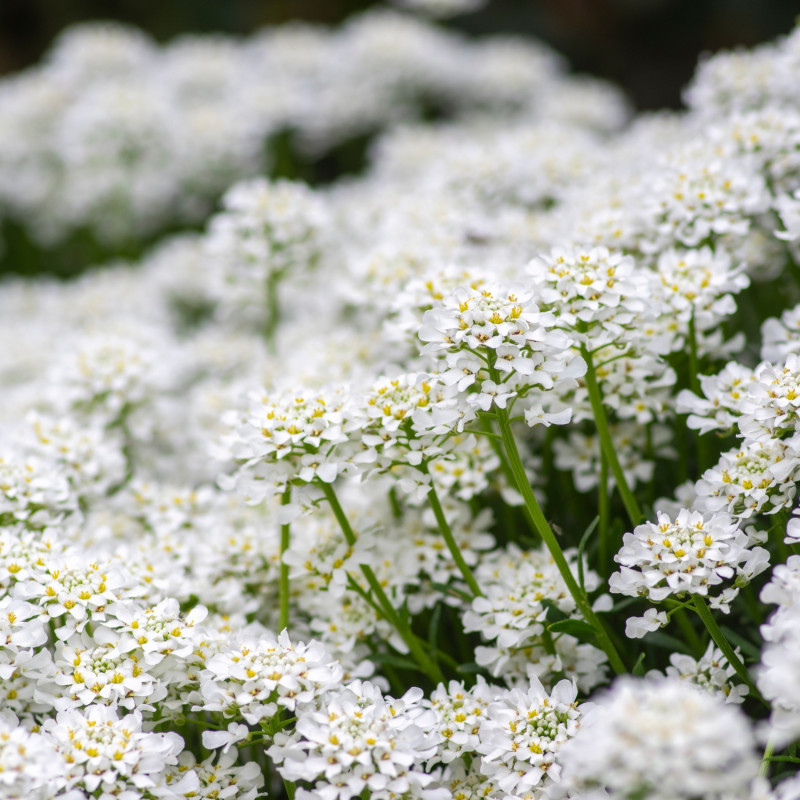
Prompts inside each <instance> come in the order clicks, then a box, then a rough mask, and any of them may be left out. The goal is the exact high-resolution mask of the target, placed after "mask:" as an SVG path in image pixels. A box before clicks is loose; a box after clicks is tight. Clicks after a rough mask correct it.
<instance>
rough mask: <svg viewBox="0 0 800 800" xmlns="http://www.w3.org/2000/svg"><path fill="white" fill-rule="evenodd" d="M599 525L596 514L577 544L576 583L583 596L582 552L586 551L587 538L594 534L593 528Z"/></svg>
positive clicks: (598, 518)
mask: <svg viewBox="0 0 800 800" xmlns="http://www.w3.org/2000/svg"><path fill="white" fill-rule="evenodd" d="M599 524H600V515H599V514H598V515H597V516H596V517H595V518H594V519H593V520H592V521H591V522H590V523H589V527H588V528H586V530H585V531H584V532H583V536H581V541H580V543H579V544H578V583H579V584H580V587H581V591H582V592H583V593H584V594H585V593H586V587H585V586H584V585H583V551H584V550H585V549H586V542H588V541H589V537H590V536H591V535H592V533H594V530H595V528H596V527H597V526H598V525H599Z"/></svg>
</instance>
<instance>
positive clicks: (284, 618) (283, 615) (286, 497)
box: [278, 483, 292, 631]
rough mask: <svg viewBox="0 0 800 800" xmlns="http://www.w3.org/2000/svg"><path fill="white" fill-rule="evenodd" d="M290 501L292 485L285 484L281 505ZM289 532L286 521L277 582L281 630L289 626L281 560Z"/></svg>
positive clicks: (286, 584)
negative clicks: (278, 580)
mask: <svg viewBox="0 0 800 800" xmlns="http://www.w3.org/2000/svg"><path fill="white" fill-rule="evenodd" d="M291 501H292V487H291V485H290V484H288V483H287V484H286V489H284V492H283V494H282V495H281V505H283V506H288V505H289V503H291ZM290 534H291V525H290V524H289V523H288V522H287V523H286V524H285V525H281V571H280V583H279V590H278V593H279V597H280V622H279V623H278V630H281V631H282V630H283V629H284V628H288V627H289V565H288V564H285V563H284V561H283V556H284V553H285V552H286V551H287V550H288V549H289V539H290Z"/></svg>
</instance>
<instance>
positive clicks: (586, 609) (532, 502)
mask: <svg viewBox="0 0 800 800" xmlns="http://www.w3.org/2000/svg"><path fill="white" fill-rule="evenodd" d="M495 415H496V418H497V423H498V426H499V428H500V435H501V436H502V437H503V446H504V448H505V451H506V455H507V456H508V463H509V465H510V467H511V471H512V473H513V474H514V481H515V483H516V487H517V491H518V492H519V493H520V494H521V495H522V498H523V500H524V501H525V511H526V514H527V516H528V520H529V521H530V523H531V525H532V526H533V529H534V530H535V531H536V532H537V533H538V534H539V536H541V537H542V541H543V542H544V543H545V546H546V547H547V549H548V550H549V551H550V555H551V556H552V558H553V561H554V562H555V565H556V567H557V568H558V571H559V573H560V574H561V577H562V579H563V581H564V583H565V584H566V586H567V589H568V590H569V593H570V594H571V595H572V598H573V599H574V600H575V605H577V607H578V609H579V611H580V612H581V614H582V615H583V618H584V619H585V620H586V622H588V623H589V624H590V625H591V626H592V627H593V628H594V630H595V636H596V637H597V643H598V644H599V645H600V647H601V648H602V649H603V650H604V651H605V653H606V655H607V656H608V661H609V663H610V664H611V668H612V669H613V670H614V672H616V673H617V674H618V675H621V674H623V673H625V672H627V670H626V669H625V664H624V663H623V662H622V659H621V658H620V656H619V654H618V653H617V651H616V649H615V648H614V644H613V643H612V641H611V639H610V638H609V636H608V633H607V631H606V629H605V627H604V626H603V623H602V622H601V621H600V619H599V617H598V616H597V614H595V613H594V610H593V609H592V606H591V603H590V602H589V599H588V598H587V597H586V595H585V594H584V593H583V592H582V591H581V588H580V586H578V583H577V581H576V580H575V576H574V575H573V574H572V570H571V569H570V567H569V563H568V562H567V559H566V557H565V556H564V553H563V551H562V550H561V546H560V545H559V543H558V540H557V539H556V536H555V534H554V533H553V530H552V528H551V527H550V525H549V524H548V522H547V520H546V519H545V516H544V514H543V513H542V509H541V508H540V507H539V503H538V502H537V501H536V496H535V495H534V494H533V489H531V485H530V483H529V482H528V476H527V475H526V474H525V467H524V466H523V464H522V459H521V458H520V454H519V450H518V449H517V443H516V441H515V440H514V434H513V433H512V431H511V424H510V422H509V419H508V411H507V410H506V409H504V408H498V409H497V410H496V412H495Z"/></svg>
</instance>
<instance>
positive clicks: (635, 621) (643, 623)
mask: <svg viewBox="0 0 800 800" xmlns="http://www.w3.org/2000/svg"><path fill="white" fill-rule="evenodd" d="M611 591H614V590H613V589H612V590H611ZM668 622H669V619H668V618H667V612H666V611H656V609H654V608H648V609H647V611H645V612H644V616H642V617H628V619H627V620H626V621H625V635H626V636H627V637H628V638H629V639H641V638H643V637H644V636H646V635H647V634H648V633H650V632H651V631H657V630H658V629H659V628H663V627H664V626H665V625H666V624H667V623H668Z"/></svg>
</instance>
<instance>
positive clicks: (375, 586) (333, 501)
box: [317, 481, 444, 683]
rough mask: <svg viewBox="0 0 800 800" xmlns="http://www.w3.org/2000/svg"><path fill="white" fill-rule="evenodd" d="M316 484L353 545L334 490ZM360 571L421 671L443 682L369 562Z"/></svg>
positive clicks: (438, 670) (346, 521) (327, 486)
mask: <svg viewBox="0 0 800 800" xmlns="http://www.w3.org/2000/svg"><path fill="white" fill-rule="evenodd" d="M317 485H318V486H319V487H320V489H322V492H323V494H324V495H325V499H326V500H327V501H328V503H329V504H330V507H331V511H333V515H334V516H335V517H336V521H337V522H338V523H339V527H340V528H341V529H342V533H343V534H344V538H345V539H346V540H347V543H348V544H349V545H351V546H354V545H355V544H356V535H355V532H354V531H353V528H352V526H351V525H350V520H349V519H347V515H346V514H345V513H344V509H343V508H342V506H341V503H339V498H338V497H337V496H336V491H335V490H334V488H333V486H332V485H331V484H330V483H325V482H324V481H317ZM361 572H362V573H363V575H364V577H365V578H366V579H367V584H368V585H369V588H370V589H371V590H372V593H373V595H374V596H375V599H376V600H377V601H378V604H379V605H380V607H381V608H382V609H383V613H384V615H385V616H386V619H387V620H389V622H390V623H391V624H392V625H393V626H394V628H395V629H396V630H397V632H398V633H399V634H400V637H401V638H402V640H403V641H404V642H405V644H406V647H408V649H409V651H410V652H411V655H412V656H413V657H414V659H415V660H416V662H417V664H419V666H420V668H421V669H422V670H423V672H425V673H426V674H427V675H428V677H429V678H430V679H431V680H432V681H433V682H434V683H444V675H443V674H442V671H441V669H440V668H439V665H438V664H437V663H436V662H435V661H433V660H432V659H431V658H430V656H428V654H427V653H426V652H425V650H424V649H423V647H422V646H421V644H420V642H419V640H418V639H417V637H416V636H414V632H413V631H412V630H411V629H410V628H409V626H408V625H407V624H406V623H405V622H404V621H403V620H402V618H401V617H400V616H399V615H398V613H397V611H395V609H394V606H393V605H392V603H391V601H390V600H389V598H388V597H387V596H386V592H384V591H383V587H382V586H381V584H380V581H379V580H378V578H377V576H376V575H375V572H374V571H373V569H372V567H371V566H369V564H361Z"/></svg>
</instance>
